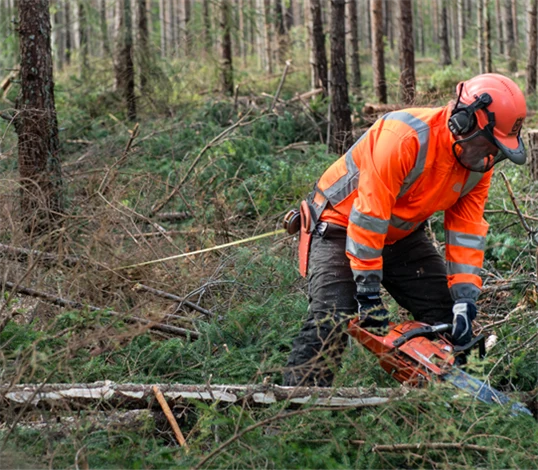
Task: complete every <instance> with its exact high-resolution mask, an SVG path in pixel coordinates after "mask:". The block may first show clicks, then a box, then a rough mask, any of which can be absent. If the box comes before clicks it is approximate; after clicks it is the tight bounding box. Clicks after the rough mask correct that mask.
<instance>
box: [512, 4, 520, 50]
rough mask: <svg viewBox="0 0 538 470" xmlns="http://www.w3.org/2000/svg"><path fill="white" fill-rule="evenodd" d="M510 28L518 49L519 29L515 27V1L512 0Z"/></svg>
mask: <svg viewBox="0 0 538 470" xmlns="http://www.w3.org/2000/svg"><path fill="white" fill-rule="evenodd" d="M512 27H513V30H514V41H515V42H516V47H518V48H519V28H518V25H517V0H512Z"/></svg>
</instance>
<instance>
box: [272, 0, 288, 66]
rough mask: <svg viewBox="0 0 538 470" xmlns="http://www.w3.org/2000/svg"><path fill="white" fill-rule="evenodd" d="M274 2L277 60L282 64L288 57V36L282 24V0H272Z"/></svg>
mask: <svg viewBox="0 0 538 470" xmlns="http://www.w3.org/2000/svg"><path fill="white" fill-rule="evenodd" d="M274 2H275V9H274V11H275V26H276V36H277V47H278V61H279V63H280V64H281V65H282V64H284V63H286V60H287V59H288V44H289V38H288V34H287V32H286V27H285V25H284V12H283V10H282V0H274Z"/></svg>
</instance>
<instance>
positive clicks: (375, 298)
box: [357, 294, 389, 336]
mask: <svg viewBox="0 0 538 470" xmlns="http://www.w3.org/2000/svg"><path fill="white" fill-rule="evenodd" d="M357 302H358V303H359V326H360V327H361V328H364V329H365V330H368V331H369V332H370V333H372V334H374V335H378V336H385V335H386V334H388V332H389V312H388V310H387V309H386V308H385V307H384V305H383V301H382V300H381V297H379V294H359V295H357Z"/></svg>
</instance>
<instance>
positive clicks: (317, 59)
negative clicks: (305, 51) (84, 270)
mask: <svg viewBox="0 0 538 470" xmlns="http://www.w3.org/2000/svg"><path fill="white" fill-rule="evenodd" d="M310 17H311V21H312V56H313V59H314V63H313V67H314V77H315V84H316V86H315V88H317V87H319V86H321V88H323V90H324V91H325V93H327V90H328V86H327V82H328V72H327V53H326V51H325V33H324V32H323V20H322V17H321V2H320V0H310Z"/></svg>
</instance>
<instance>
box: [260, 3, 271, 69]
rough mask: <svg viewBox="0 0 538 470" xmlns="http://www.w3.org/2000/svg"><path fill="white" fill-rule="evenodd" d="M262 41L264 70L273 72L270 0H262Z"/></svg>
mask: <svg viewBox="0 0 538 470" xmlns="http://www.w3.org/2000/svg"><path fill="white" fill-rule="evenodd" d="M262 3H263V6H262V8H263V13H262V15H263V42H264V45H265V71H266V72H267V73H268V74H270V75H271V74H272V73H273V35H272V34H271V32H272V30H271V0H263V2H262Z"/></svg>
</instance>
